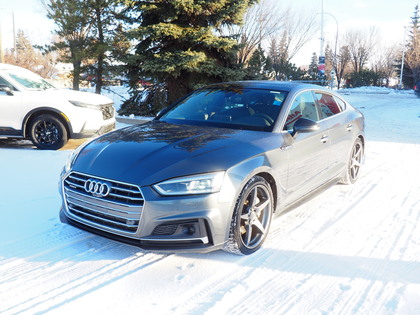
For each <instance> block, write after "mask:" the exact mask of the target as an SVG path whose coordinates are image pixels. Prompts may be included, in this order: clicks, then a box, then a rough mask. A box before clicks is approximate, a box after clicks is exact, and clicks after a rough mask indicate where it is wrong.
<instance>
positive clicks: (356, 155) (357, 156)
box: [341, 138, 363, 185]
mask: <svg viewBox="0 0 420 315" xmlns="http://www.w3.org/2000/svg"><path fill="white" fill-rule="evenodd" d="M362 159H363V143H362V140H360V138H358V139H357V140H356V141H355V142H354V145H353V148H352V150H351V153H350V160H349V162H348V165H347V169H346V174H345V175H344V177H343V178H342V180H341V183H342V184H346V185H350V184H353V183H355V182H356V181H357V179H358V178H359V176H360V168H361V166H362Z"/></svg>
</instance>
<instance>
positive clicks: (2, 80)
mask: <svg viewBox="0 0 420 315" xmlns="http://www.w3.org/2000/svg"><path fill="white" fill-rule="evenodd" d="M0 84H1V85H7V86H8V87H10V88H11V89H12V90H13V91H16V89H15V88H14V87H13V86H12V85H11V84H10V83H9V82H8V81H6V80H5V79H3V78H2V77H1V76H0Z"/></svg>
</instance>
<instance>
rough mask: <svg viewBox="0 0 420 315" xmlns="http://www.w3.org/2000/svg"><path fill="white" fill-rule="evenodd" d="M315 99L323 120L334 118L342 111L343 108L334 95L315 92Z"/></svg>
mask: <svg viewBox="0 0 420 315" xmlns="http://www.w3.org/2000/svg"><path fill="white" fill-rule="evenodd" d="M315 97H316V100H317V101H318V105H319V108H320V114H321V118H322V119H323V118H327V117H330V116H333V115H335V114H338V113H340V112H341V111H342V108H341V107H340V106H339V105H338V104H337V102H336V100H335V98H334V97H333V96H332V95H329V94H325V93H320V92H315Z"/></svg>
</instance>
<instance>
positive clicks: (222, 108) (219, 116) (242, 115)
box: [159, 86, 287, 131]
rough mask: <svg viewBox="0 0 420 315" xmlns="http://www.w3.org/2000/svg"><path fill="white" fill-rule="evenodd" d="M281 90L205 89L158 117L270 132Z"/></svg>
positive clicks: (284, 95)
mask: <svg viewBox="0 0 420 315" xmlns="http://www.w3.org/2000/svg"><path fill="white" fill-rule="evenodd" d="M286 96H287V92H285V91H272V90H263V89H252V88H242V87H238V88H236V87H234V86H233V87H232V86H231V87H229V88H206V89H201V90H198V91H196V92H194V93H192V94H190V95H189V96H187V97H186V98H184V99H182V100H181V101H179V102H178V103H176V104H175V105H174V106H173V107H171V108H170V109H169V110H168V111H167V112H166V113H164V114H163V115H162V116H161V117H159V120H162V121H166V122H171V123H181V124H192V125H205V126H215V127H224V128H233V129H244V130H259V131H272V130H273V127H274V124H275V122H276V120H277V117H278V115H279V113H280V109H281V106H282V105H283V102H284V100H285V98H286Z"/></svg>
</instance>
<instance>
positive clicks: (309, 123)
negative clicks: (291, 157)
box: [292, 118, 319, 136]
mask: <svg viewBox="0 0 420 315" xmlns="http://www.w3.org/2000/svg"><path fill="white" fill-rule="evenodd" d="M317 130H319V125H318V123H317V122H315V121H313V120H311V119H307V118H299V119H298V120H297V121H296V122H295V124H294V126H293V133H292V136H295V134H297V133H308V132H314V131H317Z"/></svg>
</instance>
